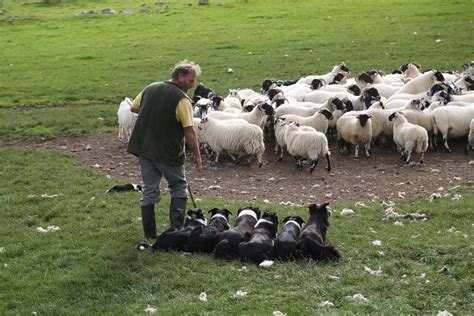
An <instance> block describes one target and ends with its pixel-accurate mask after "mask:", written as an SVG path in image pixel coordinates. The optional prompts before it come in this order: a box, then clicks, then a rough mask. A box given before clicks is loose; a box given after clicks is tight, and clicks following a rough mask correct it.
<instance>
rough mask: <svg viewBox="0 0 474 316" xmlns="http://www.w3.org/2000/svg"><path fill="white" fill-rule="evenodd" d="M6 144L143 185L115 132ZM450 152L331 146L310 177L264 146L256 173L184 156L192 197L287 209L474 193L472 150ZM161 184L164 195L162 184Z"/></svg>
mask: <svg viewBox="0 0 474 316" xmlns="http://www.w3.org/2000/svg"><path fill="white" fill-rule="evenodd" d="M10 145H14V146H26V147H33V148H49V149H54V150H58V151H60V152H64V153H66V154H68V155H70V156H71V157H73V158H74V159H76V160H78V161H80V162H83V163H84V164H87V165H89V166H90V167H91V168H95V169H97V170H100V171H102V172H104V173H105V174H106V175H109V176H111V177H113V178H118V179H121V180H120V181H123V183H125V182H133V183H141V175H140V170H139V168H138V159H137V158H136V157H135V156H133V155H131V154H128V153H127V152H126V150H125V149H126V141H125V140H119V139H118V137H117V133H100V134H94V135H86V136H82V137H61V138H58V139H53V140H48V141H43V142H24V141H23V142H18V143H16V144H10ZM450 146H451V147H452V149H453V152H452V153H446V152H445V151H444V149H443V148H437V149H436V150H434V151H428V152H427V153H426V155H425V163H424V164H419V163H412V164H410V165H406V164H404V163H402V162H401V161H400V159H399V155H398V153H397V152H396V150H395V147H394V145H387V146H378V147H374V148H373V151H372V157H371V158H365V157H364V156H363V154H362V156H361V158H358V159H355V158H353V157H352V156H349V155H344V156H343V155H341V154H340V153H339V151H338V150H337V148H336V145H335V144H331V145H330V150H331V153H332V155H331V164H332V171H331V172H330V173H328V172H326V170H325V167H326V161H325V160H324V159H322V160H320V162H319V164H318V166H317V167H316V169H315V171H314V172H313V174H309V167H308V165H307V164H305V165H304V166H303V171H298V170H297V169H296V163H295V160H294V159H293V158H292V157H291V156H288V155H285V157H284V158H283V161H277V157H276V156H275V155H274V154H273V150H272V149H273V145H272V144H267V149H266V152H265V155H264V165H263V166H262V167H261V168H258V165H257V163H256V162H255V163H251V164H245V163H243V164H239V165H235V164H234V163H233V162H231V160H230V159H228V158H226V157H225V156H222V158H221V159H220V161H219V163H218V164H216V165H213V164H211V163H210V162H209V161H207V160H206V159H205V158H203V160H204V168H203V171H202V172H201V173H198V172H197V171H196V169H195V168H194V159H193V155H192V154H188V157H187V161H186V174H187V177H188V180H189V183H190V187H191V189H192V192H193V196H194V198H202V197H216V196H217V197H221V198H228V199H232V200H242V201H243V200H246V201H248V200H255V199H258V200H265V201H268V202H271V203H276V204H279V203H280V204H288V205H291V204H298V205H300V204H307V203H310V202H311V203H313V202H316V203H321V202H330V203H336V202H337V203H341V202H342V203H345V202H347V203H353V202H364V201H370V200H373V199H377V198H378V199H381V200H384V201H394V200H398V199H402V198H407V197H413V196H416V197H420V198H427V199H428V198H429V197H430V196H431V194H433V193H440V194H442V195H444V194H446V193H449V192H451V191H453V190H455V189H456V188H458V187H459V186H464V187H466V188H468V189H469V190H472V189H473V187H474V173H473V169H474V152H472V151H471V153H470V155H465V154H464V143H463V141H462V140H458V141H451V142H450ZM415 159H419V157H418V156H415ZM162 186H163V188H164V189H166V187H167V184H166V182H165V180H163V183H162ZM104 189H105V188H104Z"/></svg>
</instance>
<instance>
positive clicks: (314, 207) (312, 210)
mask: <svg viewBox="0 0 474 316" xmlns="http://www.w3.org/2000/svg"><path fill="white" fill-rule="evenodd" d="M308 208H309V215H312V214H314V213H316V212H317V210H318V205H317V204H310V205H308Z"/></svg>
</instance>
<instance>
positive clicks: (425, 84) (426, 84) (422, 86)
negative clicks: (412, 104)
mask: <svg viewBox="0 0 474 316" xmlns="http://www.w3.org/2000/svg"><path fill="white" fill-rule="evenodd" d="M437 81H441V82H442V81H444V77H443V75H442V74H441V72H439V71H437V70H430V71H427V72H425V73H424V74H422V75H419V76H417V77H416V78H413V79H412V80H410V81H408V82H407V83H406V84H405V85H404V86H403V87H401V88H400V89H399V90H398V91H397V92H396V93H397V94H400V93H409V94H418V93H422V92H427V91H429V90H430V88H431V87H432V86H433V85H434V84H435V83H436V82H437Z"/></svg>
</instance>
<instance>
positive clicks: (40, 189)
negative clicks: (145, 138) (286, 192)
mask: <svg viewBox="0 0 474 316" xmlns="http://www.w3.org/2000/svg"><path fill="white" fill-rule="evenodd" d="M0 154H1V156H2V161H1V163H0V178H1V179H2V180H1V185H0V197H1V198H0V205H1V208H2V209H3V210H4V213H3V216H1V217H0V227H2V235H1V236H2V237H1V241H0V247H5V251H4V253H2V254H0V265H1V267H2V268H1V269H0V280H1V282H0V312H1V313H2V314H5V313H13V314H29V313H31V312H33V311H36V312H38V313H40V314H51V313H55V314H83V313H86V314H97V313H114V314H115V313H117V314H128V313H132V314H136V313H140V312H141V311H143V310H144V308H145V307H146V306H147V305H148V304H150V305H152V306H155V307H157V308H158V310H159V311H160V313H196V312H199V313H201V312H205V311H208V312H211V313H215V314H221V313H226V314H236V313H237V314H240V313H252V314H254V313H257V314H267V315H268V314H270V313H271V312H272V311H275V310H281V311H283V312H285V313H289V314H302V313H305V314H307V313H313V312H316V311H317V312H321V311H324V309H323V308H320V307H319V303H321V302H323V301H326V300H329V301H331V302H333V303H334V304H335V305H336V307H335V310H334V311H337V312H350V313H356V314H357V313H368V312H375V313H382V312H383V313H388V314H394V313H395V314H398V313H404V314H406V313H420V312H422V313H431V314H433V313H436V312H437V311H438V310H443V309H447V310H449V311H451V312H456V313H461V314H466V313H468V312H469V311H472V310H473V308H474V306H473V304H472V302H473V298H474V297H473V293H472V288H473V286H474V280H473V278H472V269H473V268H474V266H473V264H472V263H473V262H474V261H473V255H472V253H473V250H474V249H473V246H472V245H473V243H472V223H473V221H474V216H473V214H472V201H473V199H474V197H473V196H472V193H471V194H470V195H469V194H468V193H467V192H461V193H462V195H463V197H462V198H461V199H460V200H459V201H456V202H453V201H451V199H450V197H446V198H443V199H441V200H435V202H433V203H427V201H426V200H413V201H407V202H405V203H400V204H397V205H396V206H395V210H396V211H397V212H400V213H409V212H425V213H427V214H428V215H429V217H430V219H429V220H428V221H427V222H425V223H422V222H415V221H411V220H402V222H403V223H404V226H396V225H394V222H393V221H389V222H384V221H383V220H382V218H383V211H384V210H385V208H386V206H383V205H382V204H381V203H378V202H374V203H371V204H370V205H369V207H368V208H363V207H354V206H352V207H353V208H354V210H355V212H356V215H355V216H354V217H349V218H345V217H344V218H342V217H340V216H339V215H338V213H339V212H338V211H340V210H341V208H342V206H333V207H334V208H335V209H336V210H337V211H335V212H334V214H335V215H334V216H333V218H332V226H331V230H330V232H329V240H331V241H332V243H334V244H335V245H337V246H338V247H339V248H340V249H341V250H342V252H343V254H344V258H343V259H342V260H341V261H340V262H339V263H336V264H316V263H313V262H296V263H284V264H278V263H277V264H275V265H274V266H273V267H272V268H271V269H270V270H261V269H258V268H256V267H253V266H250V267H248V270H249V271H248V272H239V271H238V270H239V269H240V268H241V267H242V264H241V263H239V262H221V261H217V260H214V259H213V258H212V257H209V256H205V255H195V256H192V257H189V256H182V255H181V254H180V253H161V252H160V253H153V252H151V251H143V252H140V251H137V250H135V249H134V248H133V246H134V243H135V242H137V241H138V240H139V238H138V236H140V234H141V223H140V221H139V219H138V216H139V210H138V199H139V194H138V193H133V192H131V193H124V194H113V195H112V194H111V195H108V194H105V193H104V191H105V189H106V188H107V187H109V186H110V185H112V184H113V183H114V182H113V180H108V179H105V178H104V177H103V176H102V175H100V174H98V173H95V172H94V171H92V170H90V169H89V168H87V167H85V166H81V165H79V164H77V163H75V162H73V161H72V160H71V159H69V158H68V157H66V156H63V155H61V154H58V153H56V152H53V151H46V150H26V149H8V150H6V149H3V150H0ZM42 194H48V195H55V194H59V196H58V197H56V198H44V197H41V195H42ZM30 195H33V196H30ZM168 202H169V197H168V196H167V195H165V197H164V199H163V203H162V204H161V205H162V206H161V207H160V210H159V211H158V214H159V215H158V219H157V221H158V223H159V229H160V230H163V229H164V228H165V225H166V222H167V215H166V211H165V210H164V209H165V208H166V205H167V204H168ZM244 205H245V203H242V202H240V203H235V202H232V201H223V200H220V199H214V200H204V201H201V202H199V206H200V207H202V208H203V209H205V210H207V209H210V208H211V207H216V206H218V207H224V206H226V207H228V208H230V209H231V210H233V211H235V210H236V209H237V208H238V207H240V206H244ZM256 205H257V206H259V207H261V208H262V209H263V210H268V211H270V210H271V211H277V212H278V214H279V216H280V218H284V217H285V216H287V215H290V214H299V215H302V216H304V217H305V218H306V217H307V214H306V212H307V211H306V210H305V209H304V208H301V207H282V206H277V205H267V204H264V203H262V202H261V201H257V202H256ZM233 221H234V220H232V222H233ZM49 225H57V226H59V227H60V228H61V230H60V231H59V232H55V233H49V234H41V233H39V232H37V231H36V228H37V227H40V226H41V227H47V226H49ZM452 227H454V228H455V229H454V231H452V232H449V230H450V229H451V228H452ZM456 231H457V232H456ZM374 240H381V241H382V245H381V246H380V247H376V246H373V245H372V241H374ZM378 251H383V252H384V256H381V255H380V254H379V253H378ZM365 266H367V267H369V268H371V269H374V270H376V269H378V268H379V267H380V268H381V269H382V270H383V273H382V275H381V276H380V277H373V276H370V275H369V274H368V273H367V272H364V267H365ZM443 266H447V267H448V269H449V270H448V272H447V273H440V272H438V270H440V269H441V268H442V267H443ZM423 274H425V275H426V276H425V277H423V276H422V275H423ZM330 275H333V276H337V277H339V278H340V279H339V280H338V281H331V280H330V279H329V276H330ZM240 289H241V290H244V291H247V292H248V293H249V294H248V296H247V297H245V298H242V299H236V298H234V297H233V294H234V293H235V292H236V291H237V290H240ZM203 291H204V292H206V293H207V295H208V298H209V301H208V302H207V303H203V302H201V301H199V299H198V295H199V293H201V292H203ZM356 293H361V294H363V295H364V296H365V297H366V298H368V299H369V302H368V303H354V302H350V301H348V300H347V299H346V298H345V297H346V296H349V295H354V294H356ZM262 302H265V304H262Z"/></svg>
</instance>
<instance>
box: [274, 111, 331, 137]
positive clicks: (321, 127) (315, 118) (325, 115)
mask: <svg viewBox="0 0 474 316" xmlns="http://www.w3.org/2000/svg"><path fill="white" fill-rule="evenodd" d="M282 118H285V119H286V120H287V121H291V122H297V123H299V124H300V125H305V126H311V127H313V128H314V129H315V130H317V131H318V132H321V133H324V134H326V132H327V129H328V126H329V122H328V121H329V120H330V119H331V118H332V113H331V111H329V110H328V109H326V108H322V109H320V110H319V111H318V112H316V113H315V114H313V115H311V116H308V117H304V116H298V115H293V114H286V115H283V116H282Z"/></svg>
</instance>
